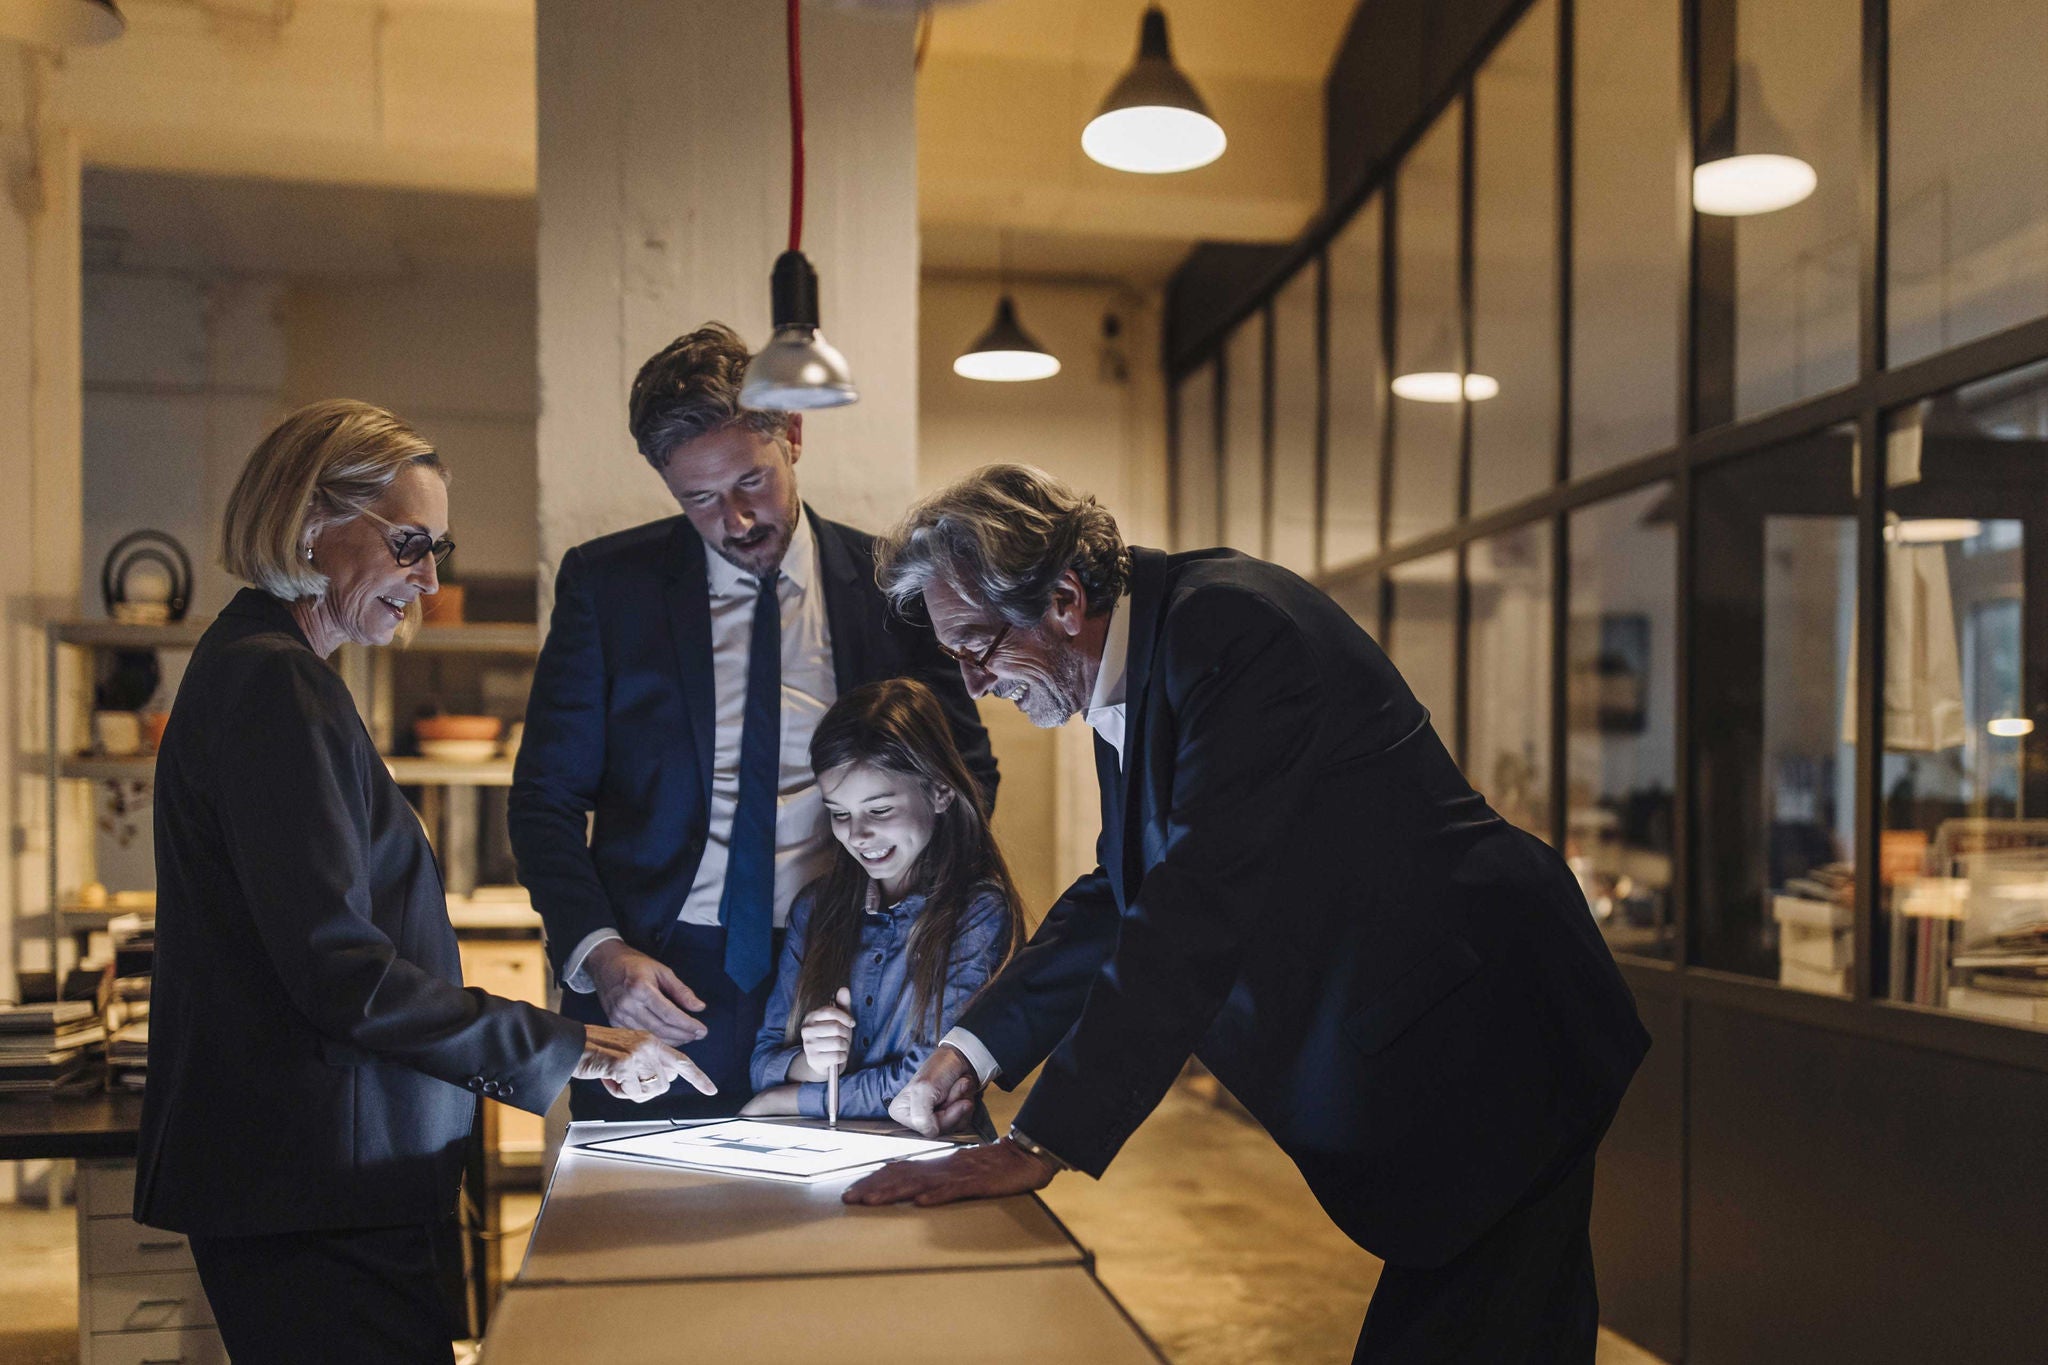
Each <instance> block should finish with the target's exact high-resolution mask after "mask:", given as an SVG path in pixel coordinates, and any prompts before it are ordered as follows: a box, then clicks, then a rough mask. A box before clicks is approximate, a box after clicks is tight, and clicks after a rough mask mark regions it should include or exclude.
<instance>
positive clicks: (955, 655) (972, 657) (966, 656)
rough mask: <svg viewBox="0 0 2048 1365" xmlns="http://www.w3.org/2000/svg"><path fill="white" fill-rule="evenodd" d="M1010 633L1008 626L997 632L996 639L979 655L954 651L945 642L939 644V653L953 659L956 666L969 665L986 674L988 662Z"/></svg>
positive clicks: (959, 650)
mask: <svg viewBox="0 0 2048 1365" xmlns="http://www.w3.org/2000/svg"><path fill="white" fill-rule="evenodd" d="M1009 633H1010V628H1009V627H1008V626H1004V627H1003V628H1002V629H1001V630H999V631H997V632H996V637H995V639H993V640H990V641H989V642H988V648H987V649H984V650H982V651H981V653H979V654H970V653H968V652H967V651H966V650H962V649H952V648H949V647H948V646H947V645H945V644H944V643H943V642H941V643H940V644H939V653H941V654H943V655H945V656H946V657H947V658H949V659H951V660H952V661H953V662H954V663H956V664H967V665H969V666H970V667H972V668H974V669H975V670H976V671H977V672H981V673H986V672H988V661H989V660H990V659H992V658H994V657H995V653H996V650H997V649H998V648H1000V647H1001V645H1002V643H1003V641H1004V639H1005V638H1007V637H1008V635H1009Z"/></svg>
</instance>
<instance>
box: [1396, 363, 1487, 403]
mask: <svg viewBox="0 0 2048 1365" xmlns="http://www.w3.org/2000/svg"><path fill="white" fill-rule="evenodd" d="M1458 380H1459V376H1458V374H1457V372H1456V371H1454V370H1420V371H1417V372H1416V373H1414V374H1404V375H1399V376H1397V377H1396V378H1395V380H1394V396H1395V397H1396V398H1406V399H1409V400H1410V401H1412V402H1416V403H1455V402H1457V401H1458V399H1459V397H1460V396H1463V397H1464V398H1466V399H1467V400H1469V401H1471V402H1474V403H1483V402H1485V401H1486V400H1487V399H1489V398H1493V397H1495V396H1497V395H1498V394H1499V393H1500V381H1499V380H1498V379H1495V378H1494V377H1493V376H1492V375H1490V374H1468V375H1466V376H1464V383H1463V384H1462V385H1461V384H1460V383H1459V382H1458Z"/></svg>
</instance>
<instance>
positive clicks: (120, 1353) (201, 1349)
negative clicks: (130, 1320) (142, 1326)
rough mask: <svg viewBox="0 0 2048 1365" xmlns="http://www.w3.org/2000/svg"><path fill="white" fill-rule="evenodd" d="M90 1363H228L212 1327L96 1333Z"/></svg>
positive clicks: (217, 1334)
mask: <svg viewBox="0 0 2048 1365" xmlns="http://www.w3.org/2000/svg"><path fill="white" fill-rule="evenodd" d="M91 1341H92V1360H91V1361H90V1362H89V1365H228V1353H227V1351H226V1350H224V1349H223V1348H222V1347H221V1344H220V1333H218V1332H216V1331H214V1330H213V1329H212V1328H211V1327H195V1328H193V1329H192V1330H190V1331H187V1332H117V1333H114V1334H112V1335H108V1336H98V1335H95V1336H93V1337H92V1338H91Z"/></svg>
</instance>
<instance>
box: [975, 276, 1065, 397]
mask: <svg viewBox="0 0 2048 1365" xmlns="http://www.w3.org/2000/svg"><path fill="white" fill-rule="evenodd" d="M1059 372H1060V359H1059V357H1058V356H1056V355H1054V354H1053V353H1052V352H1051V351H1048V350H1046V349H1045V347H1044V346H1042V345H1040V344H1039V341H1038V338H1036V337H1034V336H1032V335H1031V333H1029V332H1027V331H1025V330H1024V328H1023V327H1022V326H1021V325H1020V324H1019V323H1018V321H1017V310H1016V308H1015V307H1014V306H1013V305H1012V304H1011V302H1010V296H1009V295H1008V294H1005V295H1003V296H1002V298H1001V299H999V300H998V301H997V303H996V320H995V321H994V322H992V323H990V324H989V328H988V330H987V331H986V332H983V333H982V334H981V335H980V336H979V337H976V338H975V341H974V344H973V345H972V346H969V347H968V348H967V349H966V350H965V351H963V352H961V353H960V355H959V356H958V357H957V358H956V359H955V360H954V361H953V373H954V374H957V375H959V376H960V377H961V378H962V379H986V380H992V381H995V382H998V383H1018V382H1021V381H1023V380H1027V379H1050V378H1052V377H1053V376H1054V375H1056V374H1058V373H1059Z"/></svg>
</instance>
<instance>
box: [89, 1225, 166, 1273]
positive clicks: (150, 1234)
mask: <svg viewBox="0 0 2048 1365" xmlns="http://www.w3.org/2000/svg"><path fill="white" fill-rule="evenodd" d="M190 1269H192V1248H191V1246H190V1245H189V1244H188V1243H187V1242H186V1241H185V1239H184V1237H182V1236H180V1235H179V1234H178V1233H175V1232H161V1231H159V1230H157V1229H156V1228H146V1227H144V1226H142V1224H140V1223H137V1222H135V1221H133V1220H132V1219H128V1218H88V1219H87V1220H86V1222H85V1273H86V1274H87V1275H88V1276H90V1277H92V1278H93V1279H98V1278H99V1277H100V1276H102V1275H132V1274H135V1273H137V1272H139V1271H154V1270H190Z"/></svg>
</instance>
